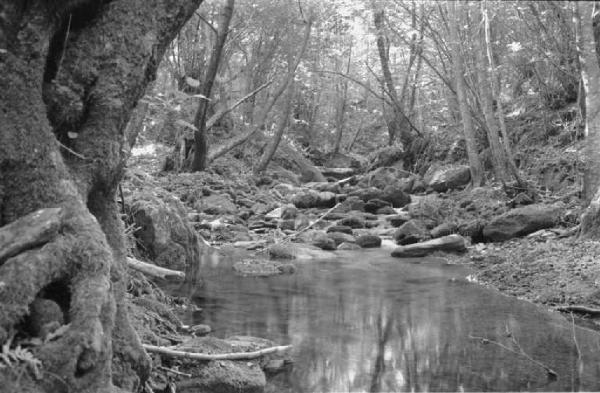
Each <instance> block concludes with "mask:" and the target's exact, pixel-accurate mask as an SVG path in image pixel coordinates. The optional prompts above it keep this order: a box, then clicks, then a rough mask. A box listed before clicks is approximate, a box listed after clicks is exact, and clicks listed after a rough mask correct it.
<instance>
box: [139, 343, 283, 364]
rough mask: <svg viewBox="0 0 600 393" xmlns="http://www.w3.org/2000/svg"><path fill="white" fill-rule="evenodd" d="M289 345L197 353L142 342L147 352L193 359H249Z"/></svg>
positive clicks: (281, 349) (280, 349) (276, 351)
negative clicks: (245, 350)
mask: <svg viewBox="0 0 600 393" xmlns="http://www.w3.org/2000/svg"><path fill="white" fill-rule="evenodd" d="M291 348H292V346H291V345H283V346H278V347H269V348H264V349H261V350H258V351H254V352H233V353H215V354H206V353H197V352H185V351H178V350H175V349H171V348H167V347H158V346H156V345H149V344H144V349H145V350H146V351H148V352H153V353H159V354H161V355H166V356H171V357H176V358H183V359H194V360H249V359H256V358H259V357H261V356H264V355H270V354H273V353H281V352H284V351H287V350H288V349H291Z"/></svg>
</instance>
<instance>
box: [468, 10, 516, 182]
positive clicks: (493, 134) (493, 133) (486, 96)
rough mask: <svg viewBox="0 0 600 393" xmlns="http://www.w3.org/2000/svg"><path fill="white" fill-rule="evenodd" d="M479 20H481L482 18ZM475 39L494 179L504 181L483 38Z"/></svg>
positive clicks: (478, 75) (503, 164) (505, 169)
mask: <svg viewBox="0 0 600 393" xmlns="http://www.w3.org/2000/svg"><path fill="white" fill-rule="evenodd" d="M481 21H482V22H483V19H482V20H481ZM476 40H477V41H478V42H477V45H476V49H475V52H476V58H477V64H476V65H475V67H476V69H477V79H478V82H479V97H480V99H481V106H482V110H483V116H484V118H485V123H486V131H487V137H488V142H489V144H490V150H491V154H492V163H493V166H494V174H495V177H496V180H498V181H500V182H502V183H505V182H506V180H507V179H508V176H507V175H508V173H507V172H508V171H507V169H508V167H507V160H506V155H505V151H504V148H503V146H502V142H501V141H500V129H499V127H498V122H497V121H496V118H495V117H494V109H493V98H492V93H491V85H490V80H489V73H488V64H487V60H486V48H485V38H483V39H482V38H479V39H477V38H476Z"/></svg>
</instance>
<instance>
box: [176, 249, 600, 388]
mask: <svg viewBox="0 0 600 393" xmlns="http://www.w3.org/2000/svg"><path fill="white" fill-rule="evenodd" d="M207 260H208V259H207ZM198 274H199V275H201V276H202V277H203V280H204V284H205V285H203V286H201V287H200V286H194V285H188V286H187V287H186V289H185V291H186V292H188V293H191V292H190V291H195V295H194V296H195V300H196V302H197V303H198V304H199V305H200V307H203V308H204V311H203V313H198V314H193V315H189V316H188V319H189V321H188V322H192V323H208V324H210V325H211V326H212V327H213V329H214V331H215V335H217V336H219V337H227V336H230V335H237V334H243V335H255V336H261V337H267V338H270V339H272V340H275V341H276V342H278V343H282V344H287V343H292V344H293V345H294V352H293V357H294V360H295V364H294V367H293V368H292V369H291V370H290V371H289V372H287V373H284V374H279V375H277V376H275V377H273V378H272V379H271V381H270V385H269V387H268V391H271V392H345V391H353V392H359V391H368V392H389V391H519V390H538V391H565V390H569V391H576V390H588V391H589V390H599V389H600V362H599V356H598V355H597V354H600V351H599V349H600V340H599V339H598V336H597V334H596V333H594V332H591V331H586V330H585V329H582V328H575V327H574V326H572V325H571V324H570V323H569V322H568V321H566V320H564V319H563V318H562V317H561V316H559V315H556V314H551V313H546V312H543V311H541V310H540V309H539V308H537V307H535V306H533V305H531V304H529V303H525V302H520V301H517V300H515V299H512V298H508V297H504V296H502V295H500V294H498V293H495V292H492V291H489V290H485V289H483V288H480V287H478V286H476V285H473V284H469V283H467V282H466V281H465V280H463V279H462V277H464V276H465V272H464V271H463V270H462V269H461V268H460V267H452V266H444V265H442V264H440V263H436V262H435V261H429V262H425V263H420V264H414V263H407V262H402V261H400V260H397V259H392V258H390V257H388V256H386V255H384V253H383V252H381V251H373V252H360V253H353V254H347V256H346V257H345V258H340V259H339V260H336V261H327V262H324V261H323V262H321V261H319V262H315V261H311V262H304V263H303V264H302V265H301V266H300V267H299V269H298V272H297V273H296V274H294V275H291V276H277V277H270V278H242V277H237V276H235V275H233V274H232V271H231V261H228V260H227V259H221V260H219V259H216V260H215V259H214V258H213V259H210V262H207V263H205V264H204V265H203V266H200V268H199V272H198ZM470 337H485V338H488V339H490V340H493V341H496V342H497V343H498V344H501V345H504V346H505V347H507V348H509V349H512V350H514V351H516V352H519V347H521V348H522V350H523V351H524V352H525V353H526V354H528V355H529V356H531V357H532V358H533V359H535V360H537V361H539V362H541V363H543V364H545V365H546V366H548V367H550V368H551V369H553V370H556V371H557V373H558V374H559V377H558V379H556V380H552V379H549V378H548V376H547V373H546V372H545V371H544V369H543V368H542V367H540V366H539V365H537V364H535V363H534V362H532V361H531V360H529V359H527V358H526V357H525V356H521V355H519V354H516V353H513V352H511V351H509V350H506V349H503V348H501V347H500V346H498V345H495V344H492V343H488V344H484V343H482V342H481V340H476V339H473V338H470ZM574 338H575V339H574Z"/></svg>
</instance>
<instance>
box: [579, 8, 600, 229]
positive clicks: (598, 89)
mask: <svg viewBox="0 0 600 393" xmlns="http://www.w3.org/2000/svg"><path fill="white" fill-rule="evenodd" d="M595 12H597V10H596V8H595V5H594V2H591V1H587V2H582V3H576V4H575V15H576V23H580V26H581V39H580V40H578V43H579V44H580V46H579V48H578V49H579V56H580V63H581V79H582V80H583V86H584V90H585V138H586V147H585V151H584V165H585V167H584V178H583V203H584V206H587V210H586V211H585V213H584V214H583V217H582V219H581V235H582V236H583V237H586V238H594V239H598V238H600V218H599V217H600V193H599V192H600V65H599V64H598V55H597V52H596V40H595V38H594V27H593V20H594V13H595Z"/></svg>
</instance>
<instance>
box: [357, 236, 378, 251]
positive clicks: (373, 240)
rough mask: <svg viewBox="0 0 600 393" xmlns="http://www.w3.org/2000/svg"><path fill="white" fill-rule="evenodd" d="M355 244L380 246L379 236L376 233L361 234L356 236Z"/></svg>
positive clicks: (370, 246) (371, 246) (363, 246)
mask: <svg viewBox="0 0 600 393" xmlns="http://www.w3.org/2000/svg"><path fill="white" fill-rule="evenodd" d="M356 244H358V245H359V246H361V247H362V248H377V247H381V238H380V237H379V236H376V235H362V236H359V237H357V238H356Z"/></svg>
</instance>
